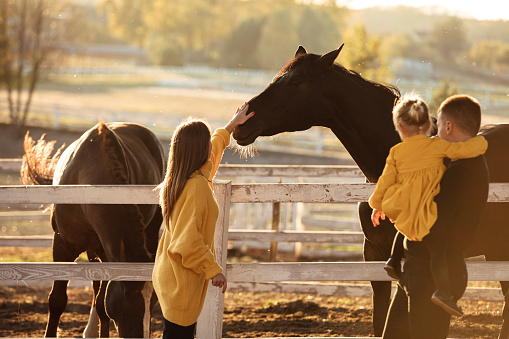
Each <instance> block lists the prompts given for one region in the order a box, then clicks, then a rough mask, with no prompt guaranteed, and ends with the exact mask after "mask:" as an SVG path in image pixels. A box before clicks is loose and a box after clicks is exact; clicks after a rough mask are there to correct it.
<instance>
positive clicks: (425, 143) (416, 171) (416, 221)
mask: <svg viewBox="0 0 509 339" xmlns="http://www.w3.org/2000/svg"><path fill="white" fill-rule="evenodd" d="M487 148H488V142H487V141H486V140H485V139H484V137H482V136H476V137H474V138H471V139H469V140H467V141H465V142H457V143H450V142H447V141H445V140H440V139H438V138H429V137H427V136H426V135H424V134H419V135H416V136H412V137H409V138H405V139H403V141H402V142H400V143H399V144H397V145H395V146H393V147H392V148H391V150H390V152H389V156H388V157H387V160H386V163H385V168H384V170H383V173H382V175H381V176H380V178H379V179H378V183H377V185H376V188H375V191H374V192H373V194H372V195H371V197H370V198H369V205H370V206H371V208H374V209H377V210H379V211H382V212H384V213H385V215H386V216H388V217H389V218H390V219H391V221H393V222H394V226H395V227H396V229H397V230H398V231H400V232H401V233H403V234H404V235H405V236H406V237H407V238H408V239H410V240H412V241H421V240H422V238H423V237H424V236H425V235H427V234H428V233H429V231H430V229H431V227H432V226H433V224H434V223H435V221H436V219H437V206H436V203H435V202H434V201H433V199H434V198H435V196H436V195H437V194H438V193H439V192H440V180H441V179H442V175H443V174H444V172H445V166H444V164H443V158H444V157H445V158H451V159H464V158H473V157H476V156H479V155H481V154H483V153H484V152H486V149H487Z"/></svg>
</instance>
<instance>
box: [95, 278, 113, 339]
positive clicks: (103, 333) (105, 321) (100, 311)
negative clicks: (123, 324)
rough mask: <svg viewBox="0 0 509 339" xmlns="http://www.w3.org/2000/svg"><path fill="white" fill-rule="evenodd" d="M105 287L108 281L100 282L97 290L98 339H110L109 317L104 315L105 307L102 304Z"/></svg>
mask: <svg viewBox="0 0 509 339" xmlns="http://www.w3.org/2000/svg"><path fill="white" fill-rule="evenodd" d="M107 287H108V281H107V280H103V281H101V288H100V289H99V293H98V294H97V297H96V304H97V315H98V316H99V321H100V324H101V325H100V328H99V334H100V338H109V337H110V317H108V314H106V306H105V303H104V299H105V296H106V288H107Z"/></svg>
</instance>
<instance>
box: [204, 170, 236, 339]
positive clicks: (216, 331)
mask: <svg viewBox="0 0 509 339" xmlns="http://www.w3.org/2000/svg"><path fill="white" fill-rule="evenodd" d="M231 193H232V186H231V182H230V181H225V180H220V181H219V180H218V181H215V182H214V195H215V196H216V200H217V204H218V205H219V216H218V218H217V223H216V233H215V240H214V246H215V248H216V259H217V262H218V263H219V265H221V267H222V268H223V274H225V275H226V255H227V251H228V225H229V223H230V220H229V216H230V201H231ZM223 311H224V294H223V293H222V290H221V289H220V288H217V287H214V286H212V284H211V283H210V282H209V287H208V291H207V296H206V297H205V304H204V305H203V310H202V311H201V314H200V316H199V317H198V324H197V326H196V339H221V338H222V334H223Z"/></svg>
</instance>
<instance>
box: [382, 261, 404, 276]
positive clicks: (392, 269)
mask: <svg viewBox="0 0 509 339" xmlns="http://www.w3.org/2000/svg"><path fill="white" fill-rule="evenodd" d="M384 270H385V271H386V272H387V275H389V277H391V278H394V279H396V280H399V279H401V261H400V260H397V259H394V258H392V257H390V258H389V260H387V262H386V263H385V266H384Z"/></svg>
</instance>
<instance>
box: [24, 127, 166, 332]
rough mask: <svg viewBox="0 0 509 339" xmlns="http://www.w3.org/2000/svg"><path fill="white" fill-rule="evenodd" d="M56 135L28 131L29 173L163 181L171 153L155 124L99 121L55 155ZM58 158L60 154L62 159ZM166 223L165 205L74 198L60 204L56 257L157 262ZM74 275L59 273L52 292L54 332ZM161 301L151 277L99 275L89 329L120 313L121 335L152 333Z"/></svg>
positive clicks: (96, 181)
mask: <svg viewBox="0 0 509 339" xmlns="http://www.w3.org/2000/svg"><path fill="white" fill-rule="evenodd" d="M53 145H54V142H52V143H51V142H50V143H46V142H45V141H44V140H43V139H42V138H41V139H40V140H39V142H37V144H36V143H34V142H33V141H32V140H31V138H29V137H28V135H27V138H26V139H25V157H24V165H23V168H24V170H23V171H22V176H23V177H24V179H25V181H26V182H28V181H29V180H30V181H32V182H33V183H39V184H51V183H53V184H54V185H83V184H85V185H157V184H159V183H160V182H161V181H162V180H163V176H164V171H165V168H166V166H165V155H164V150H163V148H162V145H161V143H160V142H159V140H158V139H157V138H156V136H155V135H154V134H153V133H152V132H151V131H150V130H149V129H147V128H145V127H143V126H141V125H138V124H132V123H111V124H104V123H102V122H101V123H99V124H98V125H96V126H95V127H93V128H91V129H90V130H88V131H87V132H85V133H84V134H83V135H82V136H81V137H80V138H79V139H78V140H76V141H75V142H74V143H72V144H71V145H70V146H69V147H68V148H67V149H66V150H65V151H64V152H63V153H62V155H61V156H60V157H58V155H59V153H58V152H57V155H56V156H54V157H53V158H51V159H52V160H50V161H48V159H50V154H51V152H52V146H53ZM57 160H58V162H57ZM161 223H162V214H161V209H160V207H159V206H158V205H127V204H126V205H113V204H111V205H100V204H89V205H71V204H56V205H54V206H53V208H52V215H51V224H52V227H53V230H54V237H53V260H54V261H63V262H69V261H74V260H75V259H76V258H77V257H78V256H79V255H80V254H81V253H82V252H87V255H88V257H89V260H90V261H99V260H100V261H110V262H117V261H121V262H151V261H153V259H154V254H155V251H156V248H157V241H158V233H159V228H160V226H161ZM66 287H67V282H65V281H64V282H62V281H55V282H54V283H53V289H52V291H51V293H50V296H49V312H50V314H49V320H48V325H47V328H46V335H45V336H49V337H54V336H56V332H57V328H58V322H59V319H60V315H61V313H62V312H63V310H64V309H65V305H66V303H67V296H66ZM154 303H155V293H154V292H153V287H152V283H151V282H136V281H111V282H109V283H108V282H107V281H104V282H94V299H93V304H92V310H91V314H90V321H89V323H88V325H87V328H86V329H85V337H98V336H99V332H98V330H99V328H98V325H100V332H101V333H100V334H101V336H107V335H108V331H109V320H110V318H111V319H113V320H114V322H115V325H116V327H117V329H118V333H119V336H120V337H148V336H149V334H150V312H151V307H152V305H153V304H154Z"/></svg>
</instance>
